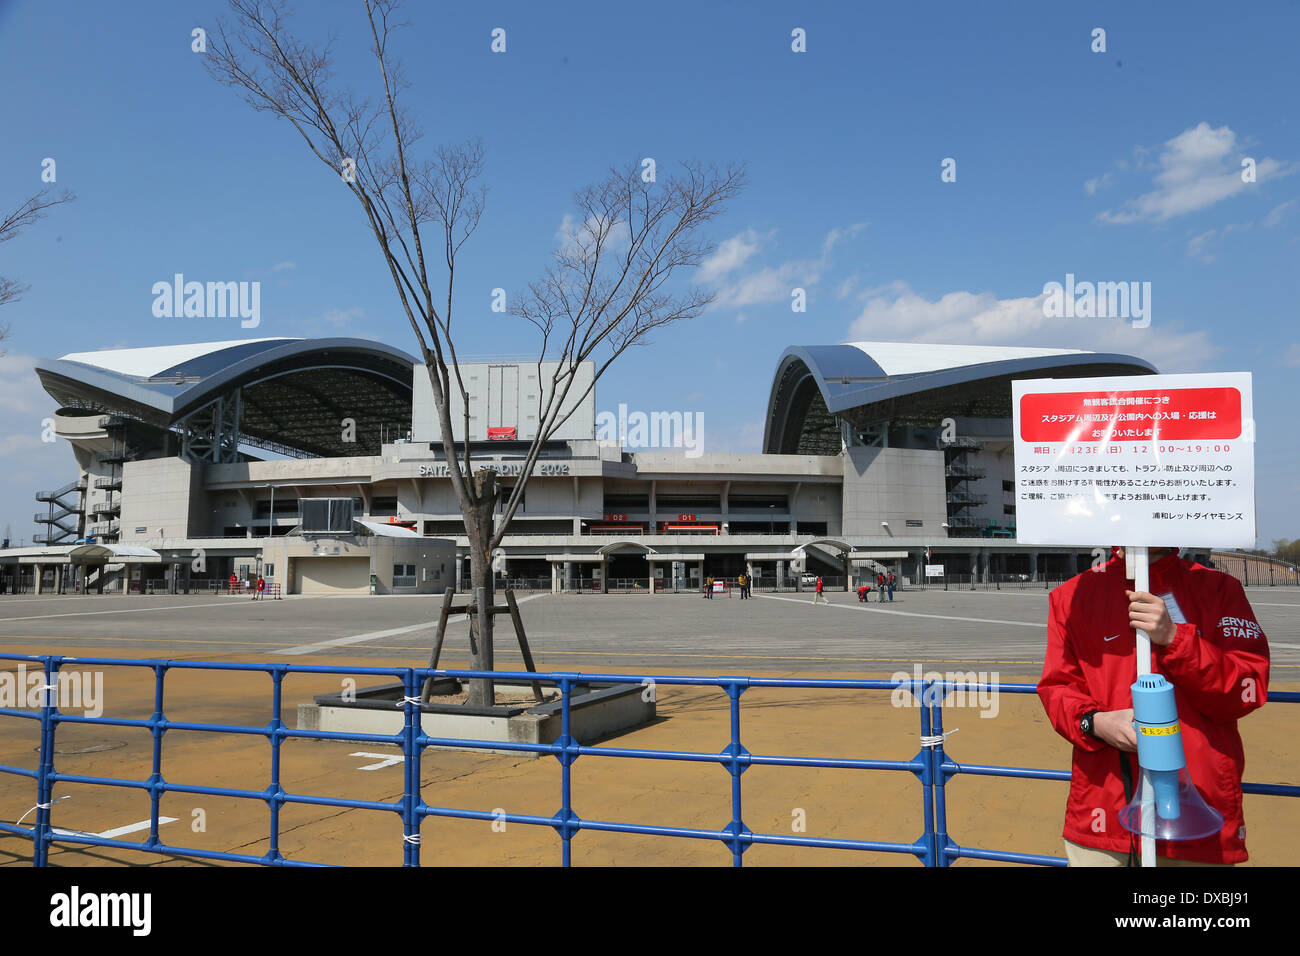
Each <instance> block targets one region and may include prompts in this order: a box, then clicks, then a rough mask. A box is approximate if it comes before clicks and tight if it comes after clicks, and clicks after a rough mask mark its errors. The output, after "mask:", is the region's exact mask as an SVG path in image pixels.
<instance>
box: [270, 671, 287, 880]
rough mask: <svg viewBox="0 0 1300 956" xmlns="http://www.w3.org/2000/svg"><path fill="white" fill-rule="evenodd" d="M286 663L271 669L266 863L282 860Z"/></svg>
mask: <svg viewBox="0 0 1300 956" xmlns="http://www.w3.org/2000/svg"><path fill="white" fill-rule="evenodd" d="M288 666H289V665H288V664H276V665H274V667H273V669H272V670H271V727H270V734H269V736H270V738H271V782H270V783H269V784H267V787H266V805H267V806H268V807H269V808H270V810H271V839H270V846H269V848H268V849H267V851H266V860H267V862H268V863H279V862H281V861H283V860H284V857H283V856H282V855H281V853H280V807H281V806H283V804H284V787H283V786H281V785H280V745H281V744H282V743H284V736H283V734H284V721H282V720H281V719H280V710H281V707H282V702H283V691H284V675H285V671H286V670H287V668H288Z"/></svg>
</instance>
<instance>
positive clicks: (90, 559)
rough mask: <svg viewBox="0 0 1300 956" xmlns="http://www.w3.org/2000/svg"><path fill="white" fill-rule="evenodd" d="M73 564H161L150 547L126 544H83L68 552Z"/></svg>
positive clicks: (156, 553)
mask: <svg viewBox="0 0 1300 956" xmlns="http://www.w3.org/2000/svg"><path fill="white" fill-rule="evenodd" d="M68 560H69V561H71V562H72V563H73V564H162V555H161V554H159V553H158V552H157V551H154V550H153V549H152V548H141V547H138V546H132V545H127V544H83V545H81V546H79V547H76V548H73V549H72V550H71V551H69V552H68Z"/></svg>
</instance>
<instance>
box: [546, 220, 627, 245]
mask: <svg viewBox="0 0 1300 956" xmlns="http://www.w3.org/2000/svg"><path fill="white" fill-rule="evenodd" d="M600 225H601V223H600V220H599V219H597V218H595V217H594V216H592V217H588V218H587V219H586V220H584V221H583V222H581V223H580V222H578V220H577V217H576V216H574V215H573V214H572V213H568V212H566V213H565V214H564V218H563V219H561V220H560V225H559V226H558V227H557V228H556V230H555V241H556V242H557V243H559V246H560V251H561V252H562V253H563V254H564V255H579V254H581V253H583V252H584V251H586V250H594V248H595V242H596V239H597V237H598V236H599V234H600V232H601V229H600V228H599V227H600ZM631 242H632V233H631V231H630V230H629V229H628V226H627V223H626V222H625V221H624V220H621V219H620V220H618V221H617V222H614V223H613V224H612V225H611V226H609V235H608V236H607V237H606V238H605V246H604V250H603V253H604V254H609V253H611V252H617V251H618V250H620V249H624V248H626V247H627V246H629V245H630V244H631Z"/></svg>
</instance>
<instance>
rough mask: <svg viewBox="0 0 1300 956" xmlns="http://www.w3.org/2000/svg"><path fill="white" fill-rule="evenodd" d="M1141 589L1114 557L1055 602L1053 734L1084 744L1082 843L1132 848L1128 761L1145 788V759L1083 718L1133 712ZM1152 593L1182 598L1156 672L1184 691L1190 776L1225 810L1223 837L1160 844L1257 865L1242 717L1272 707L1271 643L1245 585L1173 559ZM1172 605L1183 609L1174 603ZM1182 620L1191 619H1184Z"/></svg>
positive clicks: (1075, 782)
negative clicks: (1123, 771)
mask: <svg viewBox="0 0 1300 956" xmlns="http://www.w3.org/2000/svg"><path fill="white" fill-rule="evenodd" d="M1126 590H1130V591H1131V590H1133V582H1132V581H1130V580H1126V579H1125V577H1124V562H1123V561H1121V560H1119V559H1118V558H1112V559H1111V560H1110V561H1108V562H1107V563H1106V564H1104V565H1101V566H1100V567H1099V568H1098V570H1096V571H1084V572H1083V573H1082V574H1080V575H1078V576H1076V577H1074V578H1071V579H1070V580H1069V581H1066V582H1065V583H1064V584H1062V585H1061V586H1060V587H1058V588H1056V590H1054V591H1053V592H1052V595H1051V608H1050V613H1049V615H1048V622H1047V658H1046V660H1045V661H1044V662H1043V676H1042V679H1041V680H1039V682H1038V696H1039V697H1040V698H1041V699H1042V701H1043V707H1044V708H1045V709H1046V710H1047V716H1048V719H1050V720H1051V722H1052V726H1053V727H1055V728H1056V732H1057V733H1059V734H1060V735H1061V736H1062V737H1064V738H1065V739H1066V740H1068V741H1070V742H1071V743H1072V744H1074V761H1073V774H1072V777H1071V780H1070V796H1069V799H1068V801H1067V803H1066V809H1065V829H1064V836H1065V838H1066V839H1067V840H1070V841H1072V842H1074V843H1078V844H1080V845H1081V846H1089V847H1095V848H1097V849H1103V850H1118V851H1120V852H1127V851H1128V850H1129V848H1130V834H1129V832H1128V831H1127V830H1125V829H1124V828H1123V827H1122V826H1120V823H1119V817H1118V813H1119V810H1120V809H1121V808H1122V807H1123V806H1124V805H1125V803H1126V802H1127V801H1126V800H1125V798H1124V784H1123V779H1122V778H1121V776H1120V761H1121V760H1125V759H1126V760H1129V761H1130V762H1131V766H1132V780H1133V781H1134V783H1135V784H1136V783H1137V782H1139V781H1140V780H1141V771H1140V770H1139V769H1138V764H1137V754H1136V753H1124V752H1121V751H1119V750H1116V749H1114V748H1113V747H1111V746H1109V745H1108V744H1105V743H1102V742H1101V741H1100V740H1098V739H1097V738H1095V737H1092V736H1085V735H1084V734H1083V733H1082V732H1081V731H1080V730H1079V718H1080V717H1082V716H1083V714H1085V713H1086V712H1088V711H1090V710H1103V711H1108V710H1125V709H1128V708H1130V707H1132V706H1133V697H1132V693H1131V691H1130V689H1129V688H1130V687H1131V685H1132V684H1133V681H1134V680H1135V679H1136V674H1137V668H1136V663H1135V660H1134V655H1135V653H1136V650H1137V632H1136V631H1134V630H1133V628H1131V627H1129V618H1128V605H1129V601H1128V598H1127V597H1126V596H1125V594H1124V592H1125V591H1126ZM1150 590H1151V593H1152V594H1156V595H1159V596H1164V595H1166V594H1172V596H1173V601H1174V602H1176V605H1174V606H1173V607H1171V610H1170V617H1172V618H1173V619H1174V621H1175V626H1176V633H1175V635H1174V639H1173V640H1172V641H1170V642H1169V644H1168V645H1166V646H1165V647H1159V646H1157V645H1155V644H1152V645H1151V670H1152V672H1154V673H1159V674H1163V675H1164V676H1165V678H1166V679H1167V680H1168V681H1169V682H1170V683H1171V684H1173V685H1174V699H1175V701H1176V702H1177V705H1178V718H1179V723H1180V724H1181V726H1182V737H1183V749H1184V752H1185V753H1186V756H1187V769H1188V773H1189V774H1190V775H1191V777H1192V781H1193V782H1194V783H1195V784H1196V787H1197V789H1198V790H1199V791H1200V792H1201V796H1202V797H1203V798H1204V799H1205V801H1206V803H1208V804H1210V805H1211V806H1212V807H1214V808H1215V809H1216V810H1218V811H1219V812H1220V813H1222V814H1223V821H1224V822H1223V829H1222V830H1220V831H1219V833H1218V834H1217V835H1215V836H1210V837H1205V838H1204V839H1201V840H1191V841H1186V842H1167V841H1164V840H1158V841H1156V854H1157V855H1158V856H1167V857H1172V858H1174V859H1184V860H1194V861H1198V862H1202V863H1240V862H1242V861H1244V860H1246V859H1247V853H1246V825H1245V821H1244V819H1243V817H1242V812H1241V776H1242V771H1243V769H1244V767H1245V763H1246V759H1245V754H1244V752H1243V751H1242V746H1241V735H1240V734H1238V733H1237V721H1238V720H1239V719H1241V718H1242V717H1244V716H1246V715H1247V714H1248V713H1250V712H1251V711H1252V710H1255V709H1256V708H1257V707H1260V706H1262V705H1263V703H1264V701H1265V699H1266V698H1267V694H1268V665H1269V654H1268V641H1267V639H1266V638H1265V637H1264V632H1263V630H1261V628H1260V626H1259V623H1258V622H1257V621H1256V620H1255V614H1254V612H1253V611H1252V610H1251V607H1250V602H1249V601H1247V600H1246V594H1245V592H1244V591H1243V590H1242V587H1241V584H1240V583H1239V582H1238V581H1237V579H1236V578H1233V577H1230V576H1229V575H1226V574H1223V573H1222V572H1220V571H1214V570H1211V569H1209V568H1206V567H1202V566H1201V565H1199V564H1196V563H1194V562H1191V561H1185V560H1183V559H1182V558H1179V557H1178V556H1177V555H1176V554H1168V555H1166V556H1165V557H1164V558H1162V559H1161V560H1159V561H1157V562H1155V563H1153V564H1152V565H1151V587H1150ZM1165 600H1166V603H1167V604H1168V603H1171V602H1170V599H1169V598H1167V597H1166V599H1165ZM1174 607H1176V608H1177V609H1178V610H1179V611H1180V612H1181V617H1182V618H1183V619H1185V621H1186V623H1178V619H1179V616H1180V614H1178V613H1175V610H1174Z"/></svg>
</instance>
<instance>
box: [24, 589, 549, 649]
mask: <svg viewBox="0 0 1300 956" xmlns="http://www.w3.org/2000/svg"><path fill="white" fill-rule="evenodd" d="M548 596H549V592H548V593H547V594H530V595H529V596H528V597H526V598H519V600H517V601H516V602H515V603H516V604H527V603H528V602H529V601H535V600H537V599H538V598H540V597H548ZM464 620H466V616H465V615H464V614H457V615H456V616H455V617H452V618H448V619H447V623H448V624H459V623H460V622H462V621H464ZM0 623H3V621H2V620H0ZM437 626H438V622H437V621H424V622H422V623H420V624H408V625H407V626H406V627H394V628H390V629H388V630H386V631H370V632H368V633H366V634H353V635H351V636H350V637H333V638H330V639H329V640H327V641H317V642H316V643H314V644H299V645H298V646H297V647H286V648H285V649H284V650H282V651H272V653H273V654H290V655H294V656H297V655H301V654H314V653H316V652H317V651H323V650H328V649H329V648H331V647H346V646H347V645H349V644H364V643H366V642H367V641H377V640H379V639H380V638H381V637H396V636H397V635H399V634H410V633H413V632H414V631H427V630H429V629H431V628H437Z"/></svg>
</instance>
